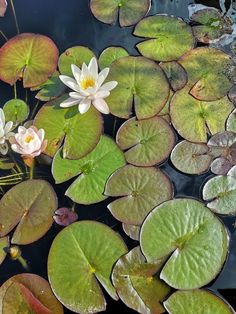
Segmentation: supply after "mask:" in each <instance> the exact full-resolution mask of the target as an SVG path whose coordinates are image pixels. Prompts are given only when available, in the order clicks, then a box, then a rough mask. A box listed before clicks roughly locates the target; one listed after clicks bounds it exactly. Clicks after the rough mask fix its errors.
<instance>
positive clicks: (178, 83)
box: [160, 61, 188, 91]
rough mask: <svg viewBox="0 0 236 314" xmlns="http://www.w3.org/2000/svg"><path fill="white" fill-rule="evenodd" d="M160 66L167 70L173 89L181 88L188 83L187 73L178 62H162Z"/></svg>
mask: <svg viewBox="0 0 236 314" xmlns="http://www.w3.org/2000/svg"><path fill="white" fill-rule="evenodd" d="M160 67H161V68H162V70H163V71H164V72H165V74H166V76H167V78H168V80H169V82H170V86H171V88H172V89H173V91H177V90H180V89H182V88H184V86H185V85H186V84H187V81H188V77H187V73H186V71H185V69H184V68H183V67H182V66H181V65H180V64H179V63H178V62H176V61H171V62H161V63H160Z"/></svg>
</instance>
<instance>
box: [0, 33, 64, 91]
mask: <svg viewBox="0 0 236 314" xmlns="http://www.w3.org/2000/svg"><path fill="white" fill-rule="evenodd" d="M57 60H58V49H57V47H56V45H55V44H54V42H53V41H52V40H51V39H50V38H49V37H46V36H43V35H38V34H31V33H24V34H20V35H17V36H15V37H13V38H11V39H10V40H8V41H7V42H6V43H5V44H4V45H3V46H2V47H1V50H0V79H1V80H2V81H4V82H6V83H9V84H11V85H13V84H14V83H15V82H16V81H17V80H18V79H21V78H23V85H24V87H25V88H27V87H34V86H37V85H40V84H42V83H44V82H45V81H46V80H47V79H48V77H50V76H51V75H52V74H53V73H54V72H55V70H56V67H57Z"/></svg>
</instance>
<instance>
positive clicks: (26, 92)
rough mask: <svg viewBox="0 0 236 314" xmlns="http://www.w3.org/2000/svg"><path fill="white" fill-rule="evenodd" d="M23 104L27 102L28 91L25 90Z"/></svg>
mask: <svg viewBox="0 0 236 314" xmlns="http://www.w3.org/2000/svg"><path fill="white" fill-rule="evenodd" d="M25 102H26V103H27V102H28V89H26V90H25Z"/></svg>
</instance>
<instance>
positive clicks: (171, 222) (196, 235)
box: [140, 199, 229, 289]
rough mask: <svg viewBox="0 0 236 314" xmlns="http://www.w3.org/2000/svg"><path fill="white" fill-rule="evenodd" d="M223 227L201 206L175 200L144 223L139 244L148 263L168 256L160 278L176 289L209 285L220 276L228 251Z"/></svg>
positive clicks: (167, 203) (156, 211)
mask: <svg viewBox="0 0 236 314" xmlns="http://www.w3.org/2000/svg"><path fill="white" fill-rule="evenodd" d="M228 242H229V240H228V234H227V231H226V229H225V227H224V225H223V224H222V223H221V222H220V221H219V220H218V218H217V217H216V216H215V215H214V214H213V213H211V211H210V210H208V209H207V208H206V207H205V206H204V205H203V204H202V203H200V202H198V201H196V200H193V199H175V200H171V201H167V202H165V203H163V204H161V205H160V206H158V207H156V208H155V209H154V210H153V211H152V212H151V213H150V214H149V215H148V216H147V218H146V219H145V221H144V223H143V225H142V228H141V232H140V244H141V249H142V252H143V254H144V256H145V257H146V258H147V261H148V262H149V263H151V262H154V261H156V260H158V259H160V258H163V257H166V256H169V258H168V260H167V262H166V263H165V265H164V267H163V268H162V271H161V274H160V278H161V279H163V280H164V281H165V282H166V283H167V284H168V285H170V286H171V287H173V288H176V289H195V288H199V287H202V286H204V285H206V284H208V283H209V282H210V281H211V280H212V279H214V278H215V277H216V275H217V274H218V273H219V272H220V270H221V268H222V266H223V264H224V262H225V259H226V256H227V250H228Z"/></svg>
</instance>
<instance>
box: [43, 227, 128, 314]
mask: <svg viewBox="0 0 236 314" xmlns="http://www.w3.org/2000/svg"><path fill="white" fill-rule="evenodd" d="M126 252H127V248H126V246H125V244H124V242H123V240H122V239H121V238H120V236H119V235H118V234H117V233H115V232H114V231H113V230H112V229H110V228H109V227H107V226H106V225H103V224H101V223H98V222H95V221H81V222H76V223H74V224H72V225H70V226H68V227H66V228H65V229H63V230H62V231H61V232H60V233H59V234H58V235H57V236H56V238H55V239H54V241H53V244H52V246H51V249H50V252H49V257H48V276H49V280H50V284H51V286H52V289H53V292H54V293H55V295H56V296H57V298H58V299H59V300H60V302H62V304H64V305H65V306H66V307H67V308H69V309H70V310H72V311H74V312H76V313H96V312H100V311H104V310H105V309H106V301H105V298H104V296H103V293H102V290H101V288H100V285H99V283H100V284H101V285H102V286H103V288H104V289H105V290H106V291H107V292H108V293H109V295H110V296H111V297H112V298H114V299H115V300H116V299H117V294H116V290H115V288H114V287H113V285H112V283H111V280H110V276H111V271H112V267H113V265H114V263H115V262H116V261H117V260H118V259H119V258H120V256H121V255H123V254H125V253H126Z"/></svg>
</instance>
